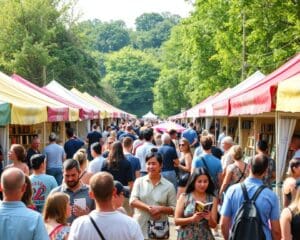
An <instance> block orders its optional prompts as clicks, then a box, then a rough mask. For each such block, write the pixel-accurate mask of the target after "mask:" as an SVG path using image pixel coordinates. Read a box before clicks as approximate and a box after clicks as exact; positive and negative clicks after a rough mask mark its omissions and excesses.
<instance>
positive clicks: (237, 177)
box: [226, 163, 249, 190]
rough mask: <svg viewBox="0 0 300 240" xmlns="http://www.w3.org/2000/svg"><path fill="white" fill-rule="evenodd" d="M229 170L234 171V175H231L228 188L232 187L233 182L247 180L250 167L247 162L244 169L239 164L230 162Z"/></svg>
mask: <svg viewBox="0 0 300 240" xmlns="http://www.w3.org/2000/svg"><path fill="white" fill-rule="evenodd" d="M227 171H228V172H232V177H231V180H230V183H229V184H228V186H227V188H226V190H227V189H228V187H230V186H231V185H233V184H236V183H239V182H243V181H244V180H245V178H246V177H247V176H248V175H249V167H248V165H247V164H246V163H245V166H244V167H243V169H239V167H238V166H237V165H235V164H234V163H232V164H229V165H228V167H227Z"/></svg>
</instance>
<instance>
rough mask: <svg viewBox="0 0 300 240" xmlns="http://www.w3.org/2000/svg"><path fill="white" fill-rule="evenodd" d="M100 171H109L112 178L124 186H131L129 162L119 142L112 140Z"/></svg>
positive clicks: (131, 172)
mask: <svg viewBox="0 0 300 240" xmlns="http://www.w3.org/2000/svg"><path fill="white" fill-rule="evenodd" d="M101 171H106V172H109V173H110V174H111V175H113V177H114V180H118V181H119V182H121V183H122V184H123V185H124V186H129V187H130V188H132V184H133V171H132V167H131V164H130V162H129V161H128V160H127V159H126V157H125V156H124V154H123V148H122V144H121V142H119V141H117V142H114V143H113V145H112V146H111V150H110V152H109V154H108V157H107V158H106V159H105V161H104V163H103V166H102V169H101Z"/></svg>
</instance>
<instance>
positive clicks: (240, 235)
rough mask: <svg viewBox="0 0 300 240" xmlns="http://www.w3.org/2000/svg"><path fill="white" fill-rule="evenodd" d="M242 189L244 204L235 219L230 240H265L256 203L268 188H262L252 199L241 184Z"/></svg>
mask: <svg viewBox="0 0 300 240" xmlns="http://www.w3.org/2000/svg"><path fill="white" fill-rule="evenodd" d="M241 187H242V190H243V195H244V202H243V204H242V206H241V207H240V208H239V210H238V211H237V214H236V216H235V218H234V223H233V226H232V229H231V233H230V237H229V240H248V239H249V240H265V239H266V236H265V234H264V231H263V224H262V220H261V217H260V214H259V211H258V209H257V207H256V205H255V201H256V199H257V197H258V195H259V194H260V193H261V191H262V190H263V189H264V188H266V186H264V185H262V186H260V187H259V188H258V189H257V190H256V192H255V193H254V195H253V197H252V198H251V199H249V196H248V192H247V189H246V186H245V184H244V183H241Z"/></svg>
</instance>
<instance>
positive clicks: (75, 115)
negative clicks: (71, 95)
mask: <svg viewBox="0 0 300 240" xmlns="http://www.w3.org/2000/svg"><path fill="white" fill-rule="evenodd" d="M11 77H12V78H13V79H14V80H15V81H17V82H19V83H21V84H24V85H26V86H28V87H29V88H31V89H33V90H35V91H38V92H40V93H42V94H44V95H45V96H47V97H49V98H52V99H55V100H56V101H58V102H60V103H62V104H64V105H67V106H68V107H69V118H68V120H69V121H78V120H79V109H80V106H78V105H76V104H74V103H72V102H69V101H68V100H65V99H63V98H61V97H60V96H58V95H56V94H54V93H52V92H50V91H48V90H47V89H44V88H41V87H38V86H37V85H35V84H33V83H31V82H29V81H28V80H26V79H24V78H22V77H21V76H19V75H17V74H13V75H12V76H11Z"/></svg>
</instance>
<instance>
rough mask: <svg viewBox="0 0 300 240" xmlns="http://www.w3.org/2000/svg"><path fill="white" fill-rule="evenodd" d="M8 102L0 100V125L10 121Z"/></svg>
mask: <svg viewBox="0 0 300 240" xmlns="http://www.w3.org/2000/svg"><path fill="white" fill-rule="evenodd" d="M10 114H11V113H10V104H9V103H7V102H2V101H1V100H0V126H5V125H7V124H9V123H10Z"/></svg>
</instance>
